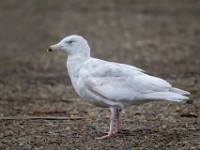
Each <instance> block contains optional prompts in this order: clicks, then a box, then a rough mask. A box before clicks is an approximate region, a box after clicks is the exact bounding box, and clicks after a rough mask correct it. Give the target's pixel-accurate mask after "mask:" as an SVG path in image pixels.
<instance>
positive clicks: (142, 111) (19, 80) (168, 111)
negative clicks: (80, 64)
mask: <svg viewBox="0 0 200 150" xmlns="http://www.w3.org/2000/svg"><path fill="white" fill-rule="evenodd" d="M199 16H200V1H199V0H181V1H172V0H168V1H162V2H161V1H159V0H153V1H151V2H150V1H148V0H109V1H108V0H107V1H106V0H102V1H94V0H85V1H80V0H68V1H65V0H57V1H54V0H48V1H47V0H43V1H41V0H32V1H22V0H2V1H0V20H1V23H0V33H1V34H0V41H1V42H0V45H1V53H0V60H1V61H0V68H1V69H0V116H1V119H0V126H1V128H0V149H2V150H10V149H12V150H14V149H18V150H28V149H37V150H40V149H41V150H42V149H45V150H56V149H58V150H60V149H72V150H73V149H76V150H78V149H87V150H90V149H92V150H96V149H106V150H110V149H120V150H121V149H124V150H129V149H138V150H143V149H173V150H179V149H187V150H189V149H193V150H197V149H199V150H200V117H199V116H200V93H199V90H200V59H199V58H200V17H199ZM71 34H80V35H82V36H84V37H85V38H86V39H87V40H88V42H89V44H90V46H91V53H92V56H94V57H98V58H100V59H105V60H109V61H115V62H120V63H126V64H130V65H135V66H137V67H140V68H142V69H144V70H146V72H147V73H148V74H151V75H155V76H159V77H162V78H164V79H166V80H167V81H169V82H170V83H172V84H173V85H175V86H176V87H179V88H182V89H185V90H188V91H190V92H191V100H190V101H187V102H185V103H182V104H179V103H171V102H170V103H169V102H152V103H147V104H144V105H139V106H131V107H129V108H127V109H125V110H121V122H120V124H121V128H122V131H121V132H120V133H118V134H116V135H114V136H113V137H111V138H108V139H105V140H96V139H95V137H98V136H102V135H103V133H102V131H106V130H108V123H109V114H110V112H109V110H108V109H101V108H96V107H92V106H90V105H88V104H86V103H84V102H83V101H81V100H80V99H79V98H78V96H77V95H76V93H75V92H74V90H73V87H72V86H71V82H70V80H69V78H68V75H67V72H66V68H65V61H66V54H65V53H64V52H57V53H46V49H47V48H48V46H50V45H52V44H55V43H56V42H58V41H59V40H60V39H62V38H63V37H65V36H66V35H71ZM7 116H12V117H13V116H18V117H27V116H32V117H41V116H42V117H49V116H51V117H56V118H58V120H47V119H34V120H33V119H30V120H19V119H15V120H8V119H5V118H4V119H3V117H7ZM62 117H68V119H62ZM59 118H60V119H59Z"/></svg>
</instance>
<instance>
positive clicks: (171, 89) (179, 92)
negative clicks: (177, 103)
mask: <svg viewBox="0 0 200 150" xmlns="http://www.w3.org/2000/svg"><path fill="white" fill-rule="evenodd" d="M169 91H170V92H173V93H177V94H181V95H190V93H189V92H187V91H184V90H181V89H178V88H175V87H171V88H170V89H169Z"/></svg>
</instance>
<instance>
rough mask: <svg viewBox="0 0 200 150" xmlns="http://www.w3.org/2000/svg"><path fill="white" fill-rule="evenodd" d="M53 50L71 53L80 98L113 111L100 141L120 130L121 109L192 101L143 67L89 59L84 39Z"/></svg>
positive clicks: (71, 39) (69, 61)
mask: <svg viewBox="0 0 200 150" xmlns="http://www.w3.org/2000/svg"><path fill="white" fill-rule="evenodd" d="M53 50H64V51H66V52H67V53H68V59H67V69H68V73H69V76H70V79H71V82H72V84H73V87H74V89H75V91H76V92H77V94H78V95H79V96H80V97H81V99H83V100H84V101H86V102H88V103H90V104H93V105H95V106H99V107H109V108H110V109H111V124H110V131H109V132H108V135H106V136H103V137H101V138H105V137H108V136H111V135H112V134H114V133H116V132H118V131H119V108H124V107H126V106H130V105H134V104H142V103H146V102H149V101H153V100H168V101H175V102H181V101H182V100H185V99H189V98H188V97H187V96H185V95H189V92H187V91H183V90H181V89H178V88H174V87H172V86H171V84H169V83H168V82H167V81H165V80H163V79H161V78H157V77H153V76H150V75H147V74H145V73H144V71H143V70H142V69H140V68H137V67H134V66H130V65H125V64H119V63H113V62H107V61H103V60H99V59H96V58H92V57H90V48H89V45H88V44H87V41H86V40H85V39H84V38H83V37H81V36H78V35H71V36H68V37H66V38H64V39H63V40H62V41H60V42H59V43H58V44H56V45H53V46H50V47H49V49H48V51H53ZM114 120H115V121H116V130H115V131H114V127H113V126H114V124H113V123H114Z"/></svg>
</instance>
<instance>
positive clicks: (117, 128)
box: [114, 108, 120, 133]
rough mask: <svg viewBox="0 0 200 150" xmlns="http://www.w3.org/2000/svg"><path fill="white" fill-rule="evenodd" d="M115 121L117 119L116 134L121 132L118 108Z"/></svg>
mask: <svg viewBox="0 0 200 150" xmlns="http://www.w3.org/2000/svg"><path fill="white" fill-rule="evenodd" d="M115 119H116V129H115V132H114V133H117V132H119V130H120V129H119V108H116V114H115Z"/></svg>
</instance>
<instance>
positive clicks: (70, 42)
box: [67, 41, 75, 45]
mask: <svg viewBox="0 0 200 150" xmlns="http://www.w3.org/2000/svg"><path fill="white" fill-rule="evenodd" d="M74 42H75V41H67V44H68V45H71V44H72V43H74Z"/></svg>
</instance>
